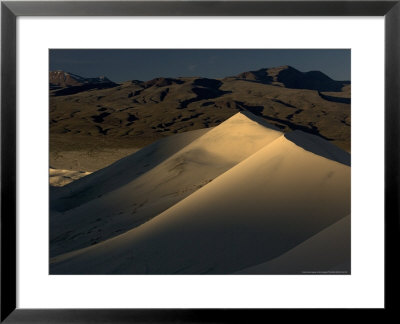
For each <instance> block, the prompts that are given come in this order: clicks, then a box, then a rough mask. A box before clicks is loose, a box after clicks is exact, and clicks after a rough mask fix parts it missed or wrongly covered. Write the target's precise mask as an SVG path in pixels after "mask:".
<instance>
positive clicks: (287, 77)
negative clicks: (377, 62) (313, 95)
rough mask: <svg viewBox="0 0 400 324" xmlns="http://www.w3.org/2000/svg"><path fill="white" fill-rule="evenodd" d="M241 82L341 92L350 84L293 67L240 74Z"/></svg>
mask: <svg viewBox="0 0 400 324" xmlns="http://www.w3.org/2000/svg"><path fill="white" fill-rule="evenodd" d="M233 78H236V79H239V80H247V81H255V82H261V83H264V84H272V85H276V86H280V87H285V88H291V89H309V90H318V91H341V90H342V88H343V87H344V86H345V85H346V84H348V82H346V81H335V80H332V79H331V78H330V77H328V76H327V75H326V74H324V73H322V72H320V71H310V72H305V73H304V72H300V71H298V70H296V69H295V68H293V67H291V66H287V65H285V66H280V67H276V68H271V69H260V70H257V71H249V72H244V73H240V74H238V75H237V76H236V77H233Z"/></svg>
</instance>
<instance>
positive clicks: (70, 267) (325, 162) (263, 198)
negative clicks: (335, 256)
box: [50, 115, 350, 274]
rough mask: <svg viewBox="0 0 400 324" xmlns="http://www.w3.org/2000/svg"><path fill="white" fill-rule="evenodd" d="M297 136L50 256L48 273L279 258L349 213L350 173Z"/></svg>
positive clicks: (217, 266)
mask: <svg viewBox="0 0 400 324" xmlns="http://www.w3.org/2000/svg"><path fill="white" fill-rule="evenodd" d="M245 117H246V116H244V115H240V118H245ZM228 129H230V130H231V131H232V132H233V128H231V127H229V128H228ZM213 131H215V135H217V134H218V132H219V131H220V130H218V127H217V128H215V129H214V130H213ZM206 135H207V136H208V135H209V136H210V140H211V135H212V131H210V132H208V133H207V134H206ZM304 136H307V138H308V136H310V135H305V134H304V133H303V132H296V134H294V137H295V138H292V139H291V140H289V139H288V138H287V137H285V136H284V135H280V136H278V137H277V138H275V139H274V140H272V141H270V143H268V144H265V145H264V146H263V147H262V148H260V149H258V150H256V149H255V152H254V154H250V155H248V157H247V158H245V159H243V160H242V161H240V162H239V161H238V159H236V163H235V164H234V165H233V166H232V167H230V168H229V169H228V170H226V171H225V172H223V173H221V175H220V176H218V177H217V178H216V179H214V180H213V181H212V182H210V183H208V184H207V185H205V186H203V187H202V188H200V189H198V190H197V191H195V192H194V193H192V194H191V195H189V196H187V197H186V198H185V199H182V200H180V201H179V202H177V203H175V204H174V205H172V207H171V208H169V209H167V210H165V211H163V212H161V213H160V214H159V215H158V216H156V217H153V218H152V219H151V220H149V221H148V222H146V223H144V224H142V225H140V226H138V227H136V228H134V229H132V230H130V231H127V232H126V233H124V234H121V235H118V236H116V237H114V238H112V239H109V240H105V241H103V242H100V243H98V244H96V245H94V246H91V247H87V248H83V249H80V250H75V251H73V252H70V253H66V254H63V255H59V256H57V257H54V258H52V259H51V266H50V269H51V273H54V274H63V273H82V274H84V273H87V274H89V273H124V274H145V273H152V274H174V273H175V274H182V273H184V274H190V273H214V274H222V273H235V272H238V271H241V270H243V269H246V268H249V267H252V266H255V265H259V264H262V263H265V262H267V261H270V260H273V259H275V258H277V257H279V256H282V255H284V254H285V253H287V252H288V251H290V250H291V249H293V248H295V247H296V246H298V245H299V244H301V243H302V242H304V241H306V240H307V239H309V238H311V237H312V236H314V235H316V234H318V233H319V232H321V231H323V230H324V229H326V228H328V227H329V226H331V225H332V224H334V223H336V222H338V221H340V220H341V219H342V218H344V217H345V216H347V215H349V214H350V167H349V166H348V165H346V164H343V163H339V162H337V161H333V160H330V159H327V158H325V157H323V156H320V155H317V154H315V153H313V151H315V152H320V151H321V150H329V146H328V148H326V147H324V149H322V148H321V146H324V144H325V143H324V141H315V142H313V144H312V145H310V144H309V143H310V140H309V138H308V140H307V143H308V146H307V149H304V148H303V147H301V146H300V145H301V143H304V142H305V139H304ZM257 137H258V136H256V138H257ZM218 138H219V137H217V136H215V137H214V140H216V141H217V139H218ZM311 142H312V141H311ZM208 143H209V142H208ZM234 143H235V145H234V148H237V149H239V148H240V145H236V144H237V143H236V142H234ZM295 143H296V144H295ZM192 144H194V143H192ZM185 149H186V148H185ZM226 149H227V150H228V148H226ZM231 150H232V148H231ZM213 153H214V154H216V153H217V152H213ZM223 153H225V152H223ZM343 153H344V152H343ZM337 154H338V152H335V154H334V155H336V156H337ZM337 159H339V160H341V159H344V160H345V159H346V158H345V155H344V156H339V157H337ZM214 160H215V159H211V161H214ZM205 161H210V159H209V158H208V157H207V159H206V160H205ZM232 162H233V161H232ZM197 163H198V162H197ZM203 163H204V162H203ZM123 199H127V197H125V198H123ZM334 239H336V237H334ZM283 264H284V265H283V266H282V267H283V268H285V263H283ZM321 267H322V268H323V269H314V270H326V269H325V268H324V265H322V266H321ZM275 270H276V271H277V272H281V271H283V272H285V271H287V269H286V270H285V269H281V268H279V267H277V268H276V269H275ZM302 270H308V269H302Z"/></svg>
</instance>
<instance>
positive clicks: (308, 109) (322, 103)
mask: <svg viewBox="0 0 400 324" xmlns="http://www.w3.org/2000/svg"><path fill="white" fill-rule="evenodd" d="M50 86H51V88H50V89H51V90H50V150H51V151H57V150H60V151H62V150H79V149H85V150H87V149H90V148H92V147H93V146H99V145H101V146H102V147H107V146H109V147H143V146H144V145H147V144H149V143H151V142H153V141H155V140H157V139H159V138H162V137H165V136H168V135H171V134H175V133H181V132H186V131H190V130H195V129H200V128H207V127H214V126H217V125H219V124H220V123H221V122H223V121H224V120H226V119H228V118H230V117H231V116H233V115H234V114H236V113H237V112H239V111H250V112H251V113H253V114H255V115H258V116H260V117H262V118H264V119H265V120H266V121H268V122H269V123H271V124H273V125H275V126H277V127H279V128H280V129H281V130H283V131H290V130H302V131H305V132H308V133H311V134H315V135H318V136H320V137H322V138H324V139H326V140H329V141H331V142H333V143H334V144H335V145H337V146H339V147H341V148H344V149H346V150H350V83H349V82H344V81H334V80H332V79H331V78H329V77H328V76H326V75H325V74H323V73H322V72H318V71H312V72H306V73H303V72H300V71H298V70H296V69H294V68H292V67H289V66H285V67H278V68H271V69H261V70H258V71H250V72H244V73H241V74H239V75H237V76H233V77H226V78H223V79H208V78H200V77H181V78H156V79H153V80H149V81H139V80H132V81H126V82H122V83H120V84H116V83H114V82H112V81H110V80H108V79H106V78H102V79H101V78H95V79H87V78H82V77H79V76H76V75H73V74H70V73H64V72H61V71H55V72H50Z"/></svg>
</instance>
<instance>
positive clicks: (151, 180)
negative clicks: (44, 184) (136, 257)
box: [50, 113, 282, 256]
mask: <svg viewBox="0 0 400 324" xmlns="http://www.w3.org/2000/svg"><path fill="white" fill-rule="evenodd" d="M249 116H250V117H251V118H249ZM197 132H198V131H197ZM196 135H197V133H196ZM281 135H282V133H281V132H279V131H277V130H276V129H274V128H273V127H272V126H269V125H267V124H265V122H264V121H263V120H261V119H258V118H257V117H255V116H253V115H251V114H248V113H247V115H246V114H242V113H239V114H237V115H235V116H233V117H232V118H230V119H229V120H227V121H225V122H224V123H222V124H221V125H219V126H218V127H216V128H214V129H211V130H209V131H208V132H205V133H204V132H203V134H202V136H199V137H197V138H195V139H194V140H193V137H195V136H194V135H190V137H191V139H192V142H191V143H190V144H188V145H186V146H185V147H183V148H182V149H181V150H179V151H177V152H175V153H174V154H172V155H171V156H169V157H168V158H166V159H165V160H164V161H161V162H160V160H161V159H160V158H159V159H155V158H153V156H155V157H159V156H160V155H161V154H160V152H159V150H158V149H157V148H156V149H155V150H151V151H150V152H146V150H145V152H142V151H139V152H137V153H136V154H134V155H133V156H131V157H128V158H126V159H123V160H121V161H120V163H118V162H117V163H115V164H113V165H112V166H110V167H109V168H107V169H104V170H103V171H102V172H96V173H94V174H93V175H92V177H87V178H86V179H82V180H81V181H78V182H76V184H71V185H70V186H69V187H68V188H66V189H68V190H70V192H68V198H67V199H63V198H58V201H57V203H59V201H62V200H66V201H68V203H69V207H71V206H73V207H75V208H73V209H71V210H69V211H66V212H64V213H63V214H61V215H60V214H57V216H56V217H52V219H51V225H50V226H51V235H50V240H51V246H50V253H51V255H53V256H54V255H58V254H61V253H65V252H68V251H71V250H74V249H78V248H83V247H86V246H90V245H92V244H95V243H98V242H100V241H103V240H105V239H108V238H110V237H113V236H116V235H119V234H121V233H123V232H125V231H127V230H130V229H132V228H133V227H136V226H138V225H140V224H142V223H144V222H146V221H148V220H149V219H151V218H152V217H154V216H157V215H158V214H159V213H161V212H163V211H164V210H166V209H168V208H169V207H171V206H173V205H174V204H176V203H177V202H179V201H180V200H182V199H183V198H185V197H187V196H189V195H190V194H191V193H193V192H195V191H196V190H198V189H199V188H201V187H202V186H204V185H206V184H207V183H209V182H210V181H212V180H213V179H214V178H215V177H217V176H219V175H220V174H222V173H224V172H226V171H227V170H229V169H230V168H232V167H233V166H235V165H236V164H237V163H239V162H240V161H242V160H244V159H245V158H247V157H248V156H250V155H251V154H253V153H255V152H257V151H258V150H259V149H261V148H262V147H264V146H265V145H267V144H268V143H271V142H272V141H274V140H275V139H276V138H278V137H279V136H281ZM181 137H182V136H181ZM180 140H181V139H180ZM170 141H171V144H173V145H175V141H173V140H172V139H171V140H170ZM161 148H162V149H163V150H164V151H167V152H172V151H173V146H172V145H169V144H168V143H163V144H162V145H161ZM168 148H169V149H168ZM147 151H149V150H147ZM137 156H139V157H140V158H143V159H140V162H143V163H144V162H145V161H146V163H147V164H145V165H150V166H147V169H145V170H143V168H141V165H140V164H139V165H138V163H136V165H135V164H132V163H130V162H131V161H132V160H135V157H136V160H135V162H136V161H137V160H138V158H137ZM162 156H163V157H166V156H165V154H162ZM149 161H150V162H149ZM157 163H158V164H157ZM135 166H136V167H138V168H135ZM151 166H152V167H153V168H151ZM125 170H127V172H125ZM138 171H139V172H138ZM145 171H147V172H145ZM133 172H135V173H134V174H132V173H133ZM98 173H100V174H98ZM126 173H127V174H126ZM137 173H140V174H141V175H138V176H135V175H136V174H137ZM99 179H100V181H99ZM84 198H86V199H87V200H89V199H88V198H90V201H87V202H86V203H84V204H82V205H80V203H82V202H83V199H84ZM53 206H54V209H56V210H57V205H56V204H53ZM64 206H65V205H64Z"/></svg>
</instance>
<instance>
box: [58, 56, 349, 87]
mask: <svg viewBox="0 0 400 324" xmlns="http://www.w3.org/2000/svg"><path fill="white" fill-rule="evenodd" d="M280 65H291V66H293V67H294V68H296V69H298V70H300V71H302V72H307V71H312V70H319V71H321V72H324V73H325V74H327V75H328V76H330V77H331V78H332V79H334V80H350V50H349V49H332V50H331V49H306V50H304V49H294V50H292V49H289V50H287V49H245V50H241V49H239V50H237V49H210V50H208V49H207V50H202V49H195V50H191V49H188V50H185V49H166V50H161V49H154V50H147V49H143V50H140V49H79V50H76V49H54V50H50V70H63V71H66V72H71V73H74V74H78V75H80V76H83V77H96V76H100V75H105V76H107V77H108V78H109V79H111V80H112V81H115V82H121V81H127V80H133V79H136V80H142V81H146V80H150V79H153V78H155V77H180V76H201V77H208V78H222V77H226V76H232V75H236V74H238V73H240V72H245V71H250V70H258V69H261V68H268V67H275V66H280Z"/></svg>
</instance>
